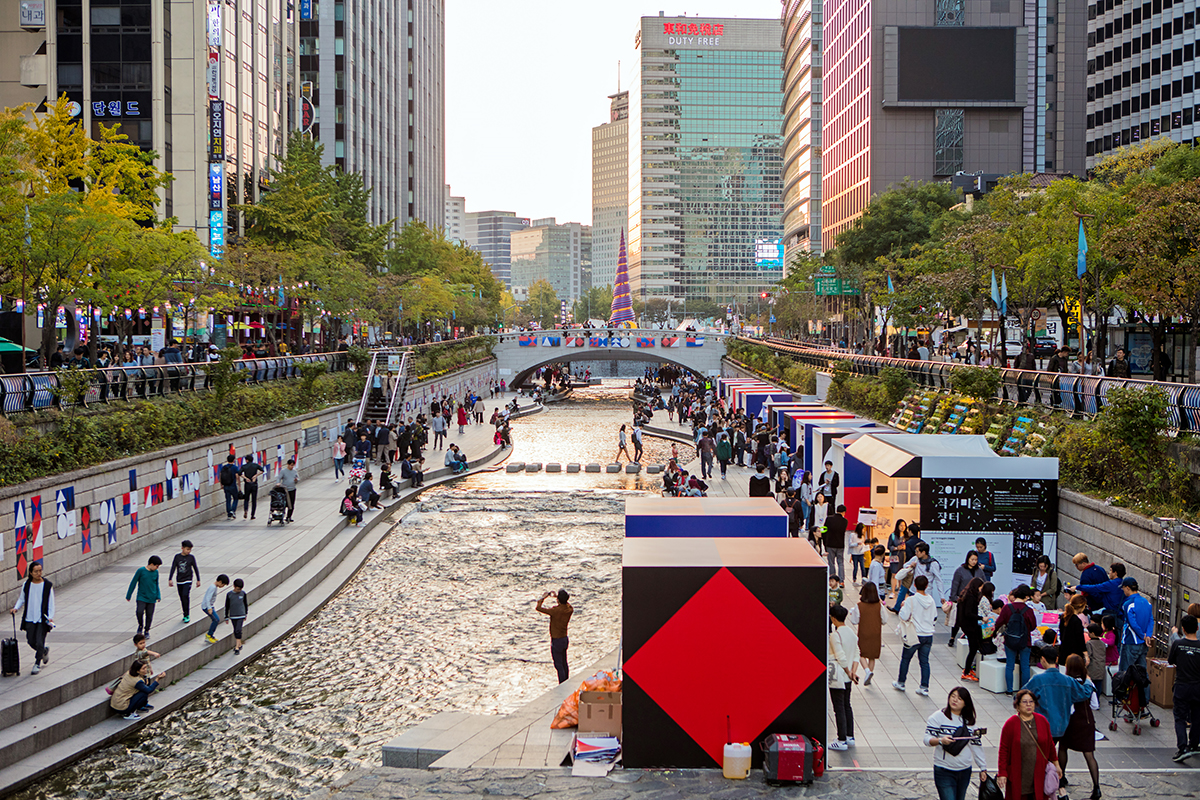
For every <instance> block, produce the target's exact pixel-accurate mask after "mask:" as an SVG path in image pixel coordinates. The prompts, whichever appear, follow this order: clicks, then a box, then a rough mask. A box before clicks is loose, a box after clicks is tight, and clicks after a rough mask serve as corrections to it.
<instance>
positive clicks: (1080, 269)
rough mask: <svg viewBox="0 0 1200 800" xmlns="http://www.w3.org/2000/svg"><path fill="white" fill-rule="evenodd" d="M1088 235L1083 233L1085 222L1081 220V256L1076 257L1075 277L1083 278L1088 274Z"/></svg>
mask: <svg viewBox="0 0 1200 800" xmlns="http://www.w3.org/2000/svg"><path fill="white" fill-rule="evenodd" d="M1087 251H1088V245H1087V234H1086V233H1084V231H1083V220H1082V219H1080V220H1079V254H1078V255H1077V256H1076V257H1075V276H1076V277H1078V278H1082V277H1083V273H1085V272H1087Z"/></svg>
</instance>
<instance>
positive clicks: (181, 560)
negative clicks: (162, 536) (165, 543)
mask: <svg viewBox="0 0 1200 800" xmlns="http://www.w3.org/2000/svg"><path fill="white" fill-rule="evenodd" d="M176 572H178V573H179V575H178V578H179V580H178V581H176V580H175V578H176V577H177V576H176V575H175V573H176ZM199 580H200V565H199V564H197V563H196V557H195V556H194V555H192V543H191V542H190V541H188V540H187V539H184V540H183V544H181V545H180V546H179V552H178V553H176V554H175V558H173V559H172V560H171V571H170V572H169V573H167V586H174V585H178V587H179V604H180V605H181V606H183V624H184V625H186V624H187V623H189V622H191V621H192V582H193V581H199Z"/></svg>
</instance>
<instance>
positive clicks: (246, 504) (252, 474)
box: [234, 455, 263, 519]
mask: <svg viewBox="0 0 1200 800" xmlns="http://www.w3.org/2000/svg"><path fill="white" fill-rule="evenodd" d="M262 471H263V468H262V467H260V466H259V465H258V464H255V463H254V456H253V455H249V456H246V463H245V464H243V465H242V494H243V495H244V497H245V499H244V501H243V503H242V519H245V518H246V515H247V514H249V515H250V519H254V515H255V514H257V513H258V473H260V472H262ZM234 513H235V514H236V513H237V507H236V506H235V507H234Z"/></svg>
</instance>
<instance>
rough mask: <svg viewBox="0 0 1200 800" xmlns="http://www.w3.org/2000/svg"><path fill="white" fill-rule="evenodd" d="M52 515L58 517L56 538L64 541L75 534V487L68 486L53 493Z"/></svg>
mask: <svg viewBox="0 0 1200 800" xmlns="http://www.w3.org/2000/svg"><path fill="white" fill-rule="evenodd" d="M54 513H55V515H56V516H57V517H58V519H57V523H58V524H57V528H58V538H60V539H66V538H68V537H70V536H71V535H72V534H74V533H75V487H74V486H68V487H67V488H65V489H59V490H58V491H57V492H55V493H54Z"/></svg>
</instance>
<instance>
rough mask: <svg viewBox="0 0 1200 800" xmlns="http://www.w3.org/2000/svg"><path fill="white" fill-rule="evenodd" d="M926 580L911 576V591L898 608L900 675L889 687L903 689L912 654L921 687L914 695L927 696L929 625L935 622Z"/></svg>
mask: <svg viewBox="0 0 1200 800" xmlns="http://www.w3.org/2000/svg"><path fill="white" fill-rule="evenodd" d="M928 588H929V579H928V578H927V577H925V576H924V575H918V576H917V577H916V578H914V579H913V589H914V590H916V591H915V594H910V595H909V596H908V597H906V598H905V600H904V605H903V606H901V607H900V622H901V628H902V630H903V631H904V650H903V651H902V652H901V654H900V675H899V676H898V677H897V679H896V680H895V681H893V682H892V688H893V689H896V690H897V691H900V692H903V691H904V684H905V681H906V679H907V678H908V665H909V664H910V663H911V662H912V657H913V655H916V656H917V661H918V662H919V663H920V665H921V686H920V688H919V689H917V694H919V695H921V696H922V697H928V696H929V651H930V649H932V647H933V626H934V623H935V622H936V621H937V607H936V606H935V605H934V603H933V598H932V597H930V596H929V595H928V594H926V593H925V590H926V589H928Z"/></svg>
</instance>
